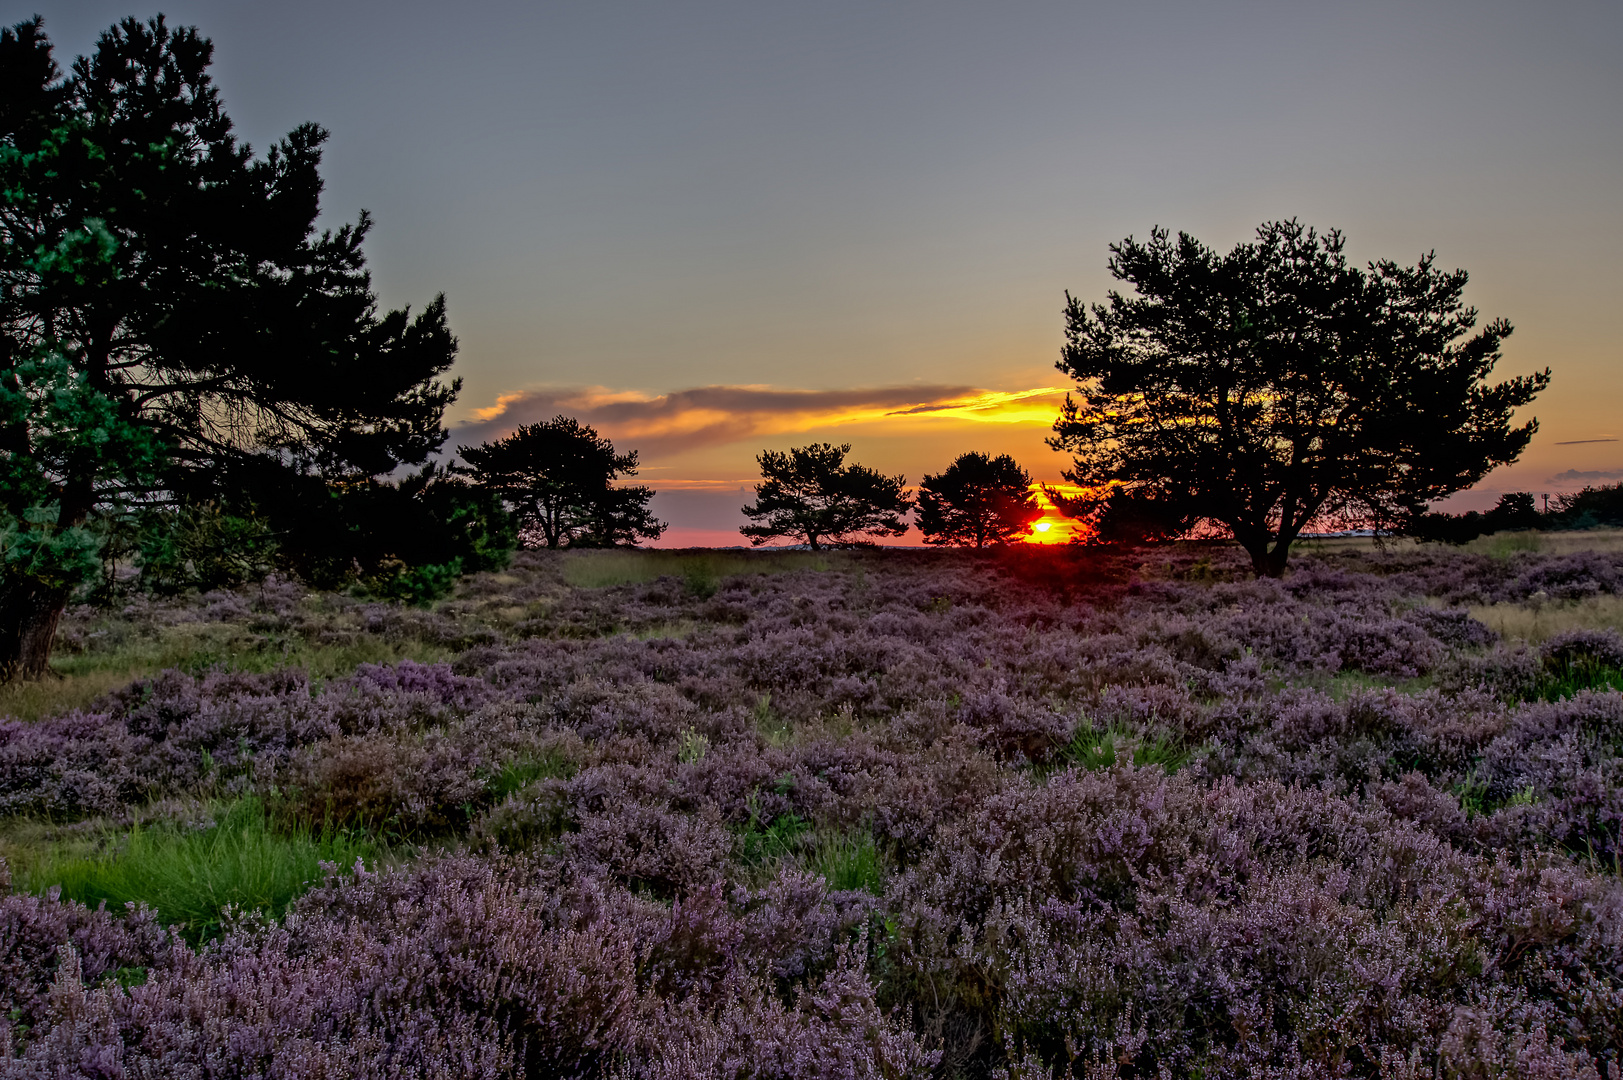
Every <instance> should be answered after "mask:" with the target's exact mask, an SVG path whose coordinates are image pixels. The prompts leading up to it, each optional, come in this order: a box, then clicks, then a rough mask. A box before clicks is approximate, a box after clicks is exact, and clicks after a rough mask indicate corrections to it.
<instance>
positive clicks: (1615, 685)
mask: <svg viewBox="0 0 1623 1080" xmlns="http://www.w3.org/2000/svg"><path fill="white" fill-rule="evenodd" d="M1581 690H1623V668H1616V667H1613V666H1611V665H1610V664H1601V663H1596V662H1594V661H1592V660H1580V661H1578V662H1577V663H1564V664H1561V665H1559V666H1557V667H1555V668H1553V669H1550V670H1547V671H1546V672H1545V673H1544V675H1543V677H1542V678H1540V679H1539V683H1538V688H1537V689H1536V690H1535V691H1534V692H1533V696H1534V697H1535V698H1538V699H1540V700H1543V701H1560V700H1562V699H1563V698H1569V697H1572V696H1574V695H1575V694H1577V693H1578V692H1579V691H1581Z"/></svg>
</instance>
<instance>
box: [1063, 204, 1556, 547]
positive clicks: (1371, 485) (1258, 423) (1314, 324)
mask: <svg viewBox="0 0 1623 1080" xmlns="http://www.w3.org/2000/svg"><path fill="white" fill-rule="evenodd" d="M1343 247H1344V240H1343V237H1342V235H1341V233H1339V232H1337V231H1331V232H1327V233H1324V234H1320V233H1318V232H1316V231H1315V230H1313V229H1310V228H1307V227H1305V226H1303V225H1301V224H1300V223H1298V222H1296V221H1294V220H1292V221H1283V222H1272V223H1269V224H1265V225H1263V226H1261V227H1260V228H1259V229H1258V230H1257V237H1256V239H1255V240H1254V241H1251V242H1247V243H1242V244H1239V245H1237V246H1236V247H1235V248H1234V249H1233V250H1232V251H1231V252H1229V253H1228V254H1227V255H1220V254H1218V253H1217V252H1215V251H1213V250H1212V249H1211V248H1208V247H1206V246H1205V245H1203V244H1201V243H1200V242H1199V241H1197V240H1196V239H1194V238H1193V237H1191V236H1189V235H1187V234H1184V233H1180V234H1179V235H1178V237H1177V239H1176V240H1173V239H1172V238H1171V237H1170V236H1169V234H1168V232H1167V231H1166V230H1164V229H1159V228H1158V229H1155V230H1154V231H1153V232H1152V233H1151V235H1150V239H1149V241H1148V242H1146V243H1140V242H1138V241H1135V240H1134V239H1132V238H1131V237H1129V238H1127V239H1126V240H1124V241H1122V242H1121V243H1119V244H1113V245H1111V247H1110V252H1111V258H1110V262H1109V267H1110V272H1111V273H1112V275H1114V276H1115V278H1116V279H1117V280H1118V281H1124V282H1127V283H1128V284H1130V285H1131V286H1132V287H1133V290H1134V292H1135V293H1136V295H1132V296H1127V295H1123V294H1122V293H1120V292H1117V291H1115V290H1112V291H1111V292H1110V293H1109V294H1108V297H1107V301H1106V303H1104V304H1096V305H1093V306H1092V307H1088V306H1085V305H1084V304H1082V303H1081V302H1079V301H1078V300H1076V299H1074V298H1072V297H1070V296H1067V306H1066V311H1065V318H1066V331H1065V346H1064V351H1063V354H1062V357H1061V360H1060V362H1059V365H1058V366H1059V368H1060V370H1062V371H1064V372H1066V373H1067V374H1069V375H1071V376H1072V377H1073V378H1074V379H1076V381H1077V384H1078V390H1079V394H1078V396H1077V397H1074V398H1073V397H1069V396H1068V397H1067V399H1066V402H1065V405H1064V406H1063V408H1062V410H1061V413H1060V416H1059V419H1058V420H1057V421H1056V422H1055V424H1054V430H1055V434H1054V436H1053V437H1051V438H1050V440H1049V442H1050V445H1052V446H1053V447H1054V448H1055V449H1058V450H1063V451H1069V452H1070V453H1071V454H1072V455H1073V456H1074V462H1073V466H1072V468H1071V469H1070V470H1069V471H1068V472H1067V473H1066V476H1067V478H1068V479H1070V480H1072V481H1073V482H1075V483H1077V484H1079V485H1081V486H1083V487H1084V488H1086V489H1089V490H1090V491H1091V492H1093V495H1092V496H1091V497H1086V498H1084V499H1082V500H1079V501H1077V500H1073V501H1072V506H1073V508H1074V509H1077V510H1079V511H1086V512H1090V513H1092V514H1094V515H1095V516H1096V517H1097V518H1099V519H1101V523H1102V524H1105V525H1108V524H1109V522H1108V518H1109V516H1110V515H1111V513H1112V504H1114V507H1115V508H1119V509H1120V510H1121V511H1122V512H1124V513H1128V514H1131V515H1132V516H1135V517H1136V518H1138V519H1139V520H1140V521H1142V522H1157V523H1159V524H1158V528H1159V530H1160V531H1161V532H1163V533H1176V532H1179V531H1182V530H1185V529H1188V528H1190V527H1192V526H1194V525H1197V524H1199V523H1201V522H1209V523H1216V524H1218V525H1220V526H1222V527H1224V528H1226V529H1227V530H1229V531H1230V532H1232V534H1233V536H1234V539H1235V540H1236V541H1238V542H1239V543H1240V544H1241V546H1243V547H1244V548H1245V550H1246V551H1247V552H1248V553H1249V554H1250V556H1251V560H1252V565H1253V567H1254V569H1255V571H1256V572H1257V573H1258V574H1259V575H1263V574H1267V575H1274V576H1277V575H1279V574H1281V573H1283V572H1284V568H1285V564H1286V560H1287V558H1288V554H1289V549H1290V545H1291V543H1292V541H1294V540H1295V539H1296V537H1297V536H1298V535H1299V534H1300V533H1301V531H1302V530H1303V528H1304V527H1306V526H1307V525H1308V524H1309V523H1310V522H1313V521H1315V520H1322V519H1325V518H1330V517H1341V518H1343V519H1345V518H1349V517H1350V518H1356V519H1358V520H1361V521H1364V522H1368V523H1373V524H1375V525H1376V526H1378V527H1379V526H1390V525H1392V524H1394V523H1397V522H1400V521H1402V520H1404V519H1405V518H1407V517H1408V516H1410V515H1413V514H1416V513H1419V512H1421V511H1422V510H1423V509H1424V507H1425V505H1426V503H1427V502H1428V501H1430V500H1432V499H1436V498H1439V497H1441V496H1443V495H1446V494H1448V493H1449V492H1453V491H1457V490H1459V489H1461V488H1464V487H1467V486H1469V485H1471V484H1473V483H1475V482H1476V481H1477V480H1479V479H1481V478H1482V477H1483V476H1484V475H1485V474H1486V473H1487V472H1488V471H1489V470H1490V469H1492V468H1494V467H1495V466H1497V465H1501V464H1505V463H1508V462H1511V461H1514V460H1515V459H1516V458H1517V457H1518V456H1519V455H1520V453H1521V452H1522V450H1523V449H1524V448H1525V447H1526V446H1527V443H1528V441H1529V439H1531V438H1532V435H1533V433H1534V431H1536V430H1537V422H1536V421H1533V420H1529V421H1527V422H1526V423H1523V424H1521V425H1514V424H1512V422H1511V421H1512V416H1513V414H1514V413H1515V411H1516V410H1517V409H1518V408H1520V407H1522V406H1524V405H1526V404H1527V403H1529V402H1530V401H1532V400H1533V398H1534V396H1535V395H1537V394H1538V393H1539V392H1540V391H1541V390H1543V389H1544V388H1545V386H1546V385H1548V383H1549V378H1550V373H1549V371H1548V369H1546V370H1544V371H1542V372H1538V373H1535V374H1533V375H1526V376H1519V377H1516V378H1511V379H1507V380H1505V381H1503V382H1497V383H1490V382H1488V381H1487V380H1488V375H1489V373H1490V372H1491V371H1492V370H1493V368H1494V365H1495V364H1496V363H1497V361H1498V360H1499V359H1500V346H1501V343H1502V342H1503V341H1504V339H1505V338H1506V337H1508V336H1509V334H1510V332H1511V326H1510V324H1509V323H1508V322H1505V321H1504V320H1503V319H1497V320H1494V321H1492V322H1489V323H1488V324H1486V325H1485V326H1482V327H1481V328H1480V329H1478V326H1477V321H1478V318H1477V312H1476V310H1475V309H1474V308H1471V307H1468V306H1466V305H1465V304H1464V302H1463V300H1462V294H1463V291H1464V288H1465V285H1466V281H1467V275H1466V273H1465V271H1463V270H1455V271H1451V272H1445V271H1442V270H1440V269H1438V267H1437V266H1436V263H1435V260H1434V258H1433V256H1432V255H1429V254H1428V255H1427V256H1425V257H1424V258H1422V259H1420V260H1419V262H1418V263H1417V264H1416V265H1414V266H1410V267H1404V266H1400V265H1399V264H1397V263H1395V262H1391V261H1388V260H1382V261H1379V262H1374V263H1370V264H1369V265H1368V267H1367V268H1364V267H1359V266H1356V265H1353V264H1351V263H1350V262H1349V261H1348V259H1347V258H1346V256H1345V255H1344V253H1343Z"/></svg>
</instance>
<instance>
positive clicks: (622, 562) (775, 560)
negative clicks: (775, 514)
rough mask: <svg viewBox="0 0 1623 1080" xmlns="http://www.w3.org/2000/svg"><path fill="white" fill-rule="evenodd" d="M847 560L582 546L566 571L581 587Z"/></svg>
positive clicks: (817, 566) (805, 554) (697, 578)
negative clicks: (596, 549) (585, 549)
mask: <svg viewBox="0 0 1623 1080" xmlns="http://www.w3.org/2000/svg"><path fill="white" fill-rule="evenodd" d="M843 561H844V559H843V557H842V556H841V555H839V554H837V553H831V552H819V551H625V550H609V551H576V552H571V553H569V554H568V555H567V556H565V558H564V563H563V577H564V580H565V581H566V582H568V583H569V584H570V585H573V586H575V587H576V588H583V589H603V588H608V587H610V586H612V585H635V584H641V583H643V582H648V581H653V580H655V579H657V578H662V577H679V578H685V579H687V580H688V581H689V582H701V583H702V582H706V581H709V582H714V581H719V580H720V579H722V578H729V577H737V576H738V575H740V574H786V573H790V572H791V571H795V570H819V571H821V570H829V569H832V568H835V567H836V566H837V565H839V564H840V563H842V562H843Z"/></svg>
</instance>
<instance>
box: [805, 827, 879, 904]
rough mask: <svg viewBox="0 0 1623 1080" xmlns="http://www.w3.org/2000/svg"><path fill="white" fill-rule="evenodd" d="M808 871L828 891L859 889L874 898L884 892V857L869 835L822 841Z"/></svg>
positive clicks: (839, 837) (814, 853) (838, 837)
mask: <svg viewBox="0 0 1623 1080" xmlns="http://www.w3.org/2000/svg"><path fill="white" fill-rule="evenodd" d="M811 868H812V871H813V873H816V874H820V875H821V876H822V878H823V880H824V881H826V882H828V887H829V888H830V889H843V890H848V891H855V890H859V889H860V890H865V891H867V892H871V893H873V894H874V895H875V896H878V895H881V894H882V893H884V891H885V861H884V857H883V856H882V855H880V853H879V847H878V845H877V844H875V843H874V838H873V836H872V835H871V834H869V833H865V832H864V833H857V834H855V835H851V836H831V837H828V838H826V839H824V840H823V841H822V843H820V844H818V845H817V848H816V850H815V851H814V852H813V854H812V860H811Z"/></svg>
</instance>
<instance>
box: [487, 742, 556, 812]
mask: <svg viewBox="0 0 1623 1080" xmlns="http://www.w3.org/2000/svg"><path fill="white" fill-rule="evenodd" d="M575 770H576V764H575V762H573V761H571V760H570V759H569V758H567V757H565V756H563V755H562V754H552V753H542V754H533V755H525V756H522V757H516V758H513V759H511V760H509V761H507V762H505V763H503V765H502V767H501V768H499V769H497V770H496V771H495V772H494V773H492V774H491V776H490V779H489V780H487V781H486V786H487V787H488V788H489V789H490V793H491V794H492V795H494V796H495V797H496V799H497V800H498V801H499V800H501V799H505V798H506V797H507V796H509V795H511V794H513V793H514V792H517V791H523V790H524V789H525V788H527V787H529V786H530V785H531V784H533V783H535V782H536V781H537V780H552V779H564V780H567V779H568V778H569V777H571V776H574V775H575Z"/></svg>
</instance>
